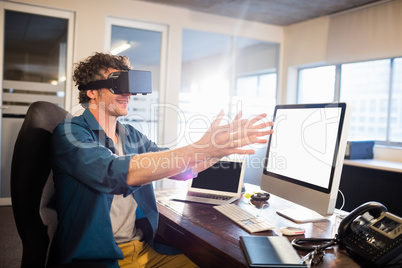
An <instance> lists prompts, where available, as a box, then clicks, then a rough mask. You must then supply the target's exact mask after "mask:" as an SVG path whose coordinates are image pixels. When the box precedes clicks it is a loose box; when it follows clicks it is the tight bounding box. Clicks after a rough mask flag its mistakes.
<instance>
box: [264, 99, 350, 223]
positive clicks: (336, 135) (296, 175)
mask: <svg viewBox="0 0 402 268" xmlns="http://www.w3.org/2000/svg"><path fill="white" fill-rule="evenodd" d="M350 110H351V109H350V107H349V106H348V105H347V104H346V103H320V104H293V105H277V106H276V107H275V111H274V117H273V118H274V122H275V125H274V126H273V128H274V130H275V131H274V133H273V134H272V135H271V136H270V138H269V142H268V146H267V151H266V158H265V165H264V169H263V174H262V177H261V185H260V186H261V189H262V190H264V191H267V192H269V193H272V194H273V195H276V196H279V197H282V198H284V199H287V200H289V201H291V202H293V203H292V205H291V206H289V207H286V208H283V209H280V210H277V213H278V214H280V215H282V216H284V217H286V218H288V219H291V220H293V221H295V222H298V223H301V222H311V221H317V220H323V219H326V218H325V216H327V215H331V214H333V212H334V209H335V203H336V198H337V195H338V187H339V182H340V177H341V172H342V167H343V159H344V155H345V149H346V143H347V136H348V129H349V122H350Z"/></svg>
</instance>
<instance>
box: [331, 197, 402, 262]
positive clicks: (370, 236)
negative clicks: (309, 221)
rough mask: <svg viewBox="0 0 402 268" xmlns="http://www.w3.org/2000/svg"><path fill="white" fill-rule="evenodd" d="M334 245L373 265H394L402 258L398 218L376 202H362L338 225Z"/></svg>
mask: <svg viewBox="0 0 402 268" xmlns="http://www.w3.org/2000/svg"><path fill="white" fill-rule="evenodd" d="M336 238H337V240H338V243H340V244H342V245H344V246H345V247H346V249H347V250H348V252H349V253H350V254H351V255H352V256H354V255H357V256H360V257H361V258H363V259H364V260H366V261H369V262H370V263H373V264H375V265H384V264H387V263H391V262H392V263H396V262H398V261H400V260H401V258H402V257H401V256H402V219H401V218H399V217H397V216H395V215H393V214H391V213H389V212H388V210H387V208H386V207H385V206H384V205H382V204H380V203H378V202H368V203H365V204H363V205H361V206H359V207H357V208H356V209H354V210H353V211H352V212H350V214H349V215H347V216H346V217H345V218H344V219H343V220H342V222H341V223H340V225H339V228H338V234H337V237H336Z"/></svg>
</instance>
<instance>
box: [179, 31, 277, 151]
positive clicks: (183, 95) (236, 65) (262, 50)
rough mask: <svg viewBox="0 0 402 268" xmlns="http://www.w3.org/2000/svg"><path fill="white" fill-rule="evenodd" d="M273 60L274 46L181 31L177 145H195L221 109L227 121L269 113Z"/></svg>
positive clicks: (273, 83)
mask: <svg viewBox="0 0 402 268" xmlns="http://www.w3.org/2000/svg"><path fill="white" fill-rule="evenodd" d="M277 61H278V45H277V44H273V43H269V42H265V41H261V40H255V39H249V38H240V37H236V38H235V37H232V36H229V35H223V34H216V33H209V32H202V31H195V30H188V29H185V30H184V31H183V47H182V69H181V86H180V93H179V108H180V109H179V110H180V113H181V115H182V116H181V118H180V120H179V127H178V130H179V133H184V135H183V136H182V135H178V136H179V137H184V138H182V139H180V140H179V141H178V144H179V145H186V144H190V143H193V142H195V141H197V140H198V139H199V138H200V137H201V135H202V134H204V132H205V131H206V129H207V128H208V127H209V125H210V124H211V122H212V120H213V118H214V116H216V115H217V114H218V113H219V111H220V110H221V109H223V110H224V111H225V115H226V116H227V117H226V118H225V119H224V120H227V121H229V122H230V121H232V120H233V118H234V116H235V115H236V114H237V113H238V112H239V111H240V110H242V113H243V118H248V117H250V116H253V115H257V114H260V113H263V112H270V110H272V111H273V108H274V106H275V103H276V84H277V83H276V71H277Z"/></svg>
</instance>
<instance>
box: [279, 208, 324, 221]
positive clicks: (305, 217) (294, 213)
mask: <svg viewBox="0 0 402 268" xmlns="http://www.w3.org/2000/svg"><path fill="white" fill-rule="evenodd" d="M276 213H278V214H279V215H281V216H282V217H284V218H287V219H289V220H291V221H294V222H296V223H306V222H316V221H326V220H328V218H326V217H324V216H322V215H321V214H319V213H317V212H315V211H314V210H311V209H309V208H306V207H303V206H300V205H297V204H294V205H292V206H291V207H288V208H285V209H280V210H277V211H276Z"/></svg>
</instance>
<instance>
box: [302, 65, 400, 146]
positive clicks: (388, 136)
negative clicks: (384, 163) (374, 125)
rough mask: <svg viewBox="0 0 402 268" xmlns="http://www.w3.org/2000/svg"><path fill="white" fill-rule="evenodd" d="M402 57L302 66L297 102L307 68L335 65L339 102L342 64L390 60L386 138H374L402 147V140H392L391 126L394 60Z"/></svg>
mask: <svg viewBox="0 0 402 268" xmlns="http://www.w3.org/2000/svg"><path fill="white" fill-rule="evenodd" d="M399 58H401V59H402V57H392V58H383V59H373V60H364V61H357V62H345V63H337V64H328V65H319V66H313V67H301V68H298V69H297V74H298V76H297V92H296V102H297V103H299V95H300V90H301V87H300V72H301V71H302V70H305V69H313V68H318V67H326V66H335V73H334V75H335V85H334V99H333V101H334V102H339V101H340V96H341V91H342V88H341V81H342V66H343V65H346V64H353V63H364V62H371V61H377V60H389V68H390V72H389V76H390V78H389V85H388V107H387V119H386V120H387V123H386V138H385V140H374V141H375V144H376V145H381V146H386V147H398V148H402V142H398V141H391V140H390V127H391V122H390V121H391V112H392V107H391V104H392V94H393V88H394V84H393V83H394V80H395V79H394V78H395V76H394V74H395V72H394V68H395V65H394V62H395V59H399Z"/></svg>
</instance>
